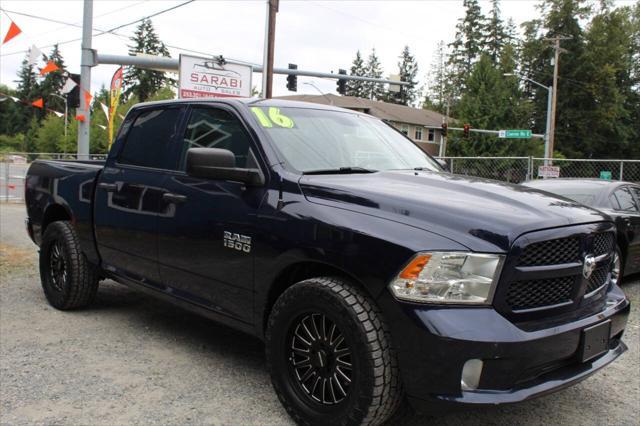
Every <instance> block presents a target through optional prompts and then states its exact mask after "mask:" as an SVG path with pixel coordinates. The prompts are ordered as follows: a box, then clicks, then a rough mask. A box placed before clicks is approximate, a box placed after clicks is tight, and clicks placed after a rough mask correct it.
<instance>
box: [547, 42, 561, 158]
mask: <svg viewBox="0 0 640 426" xmlns="http://www.w3.org/2000/svg"><path fill="white" fill-rule="evenodd" d="M554 41H555V44H554V49H555V55H554V60H553V89H552V90H553V93H552V96H551V123H550V124H549V127H550V129H549V158H551V159H552V160H551V163H553V145H554V143H555V131H556V103H557V99H558V63H559V61H560V37H556V38H555V39H554Z"/></svg>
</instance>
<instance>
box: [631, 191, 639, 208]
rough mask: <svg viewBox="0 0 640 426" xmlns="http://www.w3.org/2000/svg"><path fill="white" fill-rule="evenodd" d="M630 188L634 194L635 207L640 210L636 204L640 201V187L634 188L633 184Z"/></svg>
mask: <svg viewBox="0 0 640 426" xmlns="http://www.w3.org/2000/svg"><path fill="white" fill-rule="evenodd" d="M630 189H631V192H632V193H633V195H635V196H636V208H637V209H638V210H640V206H638V202H640V188H636V187H635V186H632V187H631V188H630Z"/></svg>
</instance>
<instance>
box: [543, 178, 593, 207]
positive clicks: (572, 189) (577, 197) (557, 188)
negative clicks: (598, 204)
mask: <svg viewBox="0 0 640 426" xmlns="http://www.w3.org/2000/svg"><path fill="white" fill-rule="evenodd" d="M531 186H532V187H533V188H538V189H542V190H544V191H549V192H552V193H554V194H558V195H561V196H563V197H566V198H569V199H570V200H573V201H577V202H578V203H581V204H585V205H587V206H593V204H594V203H595V201H596V196H597V195H598V192H600V191H601V190H602V187H601V186H598V185H593V186H589V185H566V184H560V185H558V184H555V182H552V183H550V184H546V185H545V184H542V185H531Z"/></svg>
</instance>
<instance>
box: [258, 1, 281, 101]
mask: <svg viewBox="0 0 640 426" xmlns="http://www.w3.org/2000/svg"><path fill="white" fill-rule="evenodd" d="M278 3H279V0H267V22H266V23H265V30H266V31H265V35H264V62H263V64H262V67H263V70H264V72H263V73H262V96H263V97H264V98H266V99H270V98H271V96H272V93H273V52H274V45H275V39H276V13H278Z"/></svg>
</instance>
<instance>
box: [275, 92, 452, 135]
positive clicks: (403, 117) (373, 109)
mask: <svg viewBox="0 0 640 426" xmlns="http://www.w3.org/2000/svg"><path fill="white" fill-rule="evenodd" d="M278 99H288V100H292V101H304V102H313V103H317V104H323V105H334V106H337V107H342V108H347V109H355V110H359V111H363V112H366V113H367V114H370V115H373V116H374V117H378V118H380V119H382V120H390V121H396V122H400V123H409V124H417V125H421V126H430V127H440V126H441V125H442V122H443V117H444V116H443V115H442V114H440V113H438V112H435V111H430V110H427V109H418V108H412V107H408V106H404V105H398V104H390V103H386V102H382V101H374V100H371V99H364V98H356V97H354V96H338V95H334V94H332V93H328V94H325V95H291V96H279V97H278Z"/></svg>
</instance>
